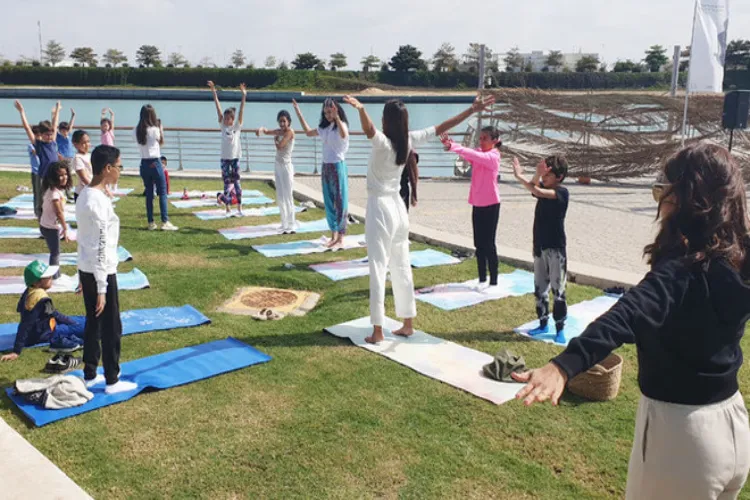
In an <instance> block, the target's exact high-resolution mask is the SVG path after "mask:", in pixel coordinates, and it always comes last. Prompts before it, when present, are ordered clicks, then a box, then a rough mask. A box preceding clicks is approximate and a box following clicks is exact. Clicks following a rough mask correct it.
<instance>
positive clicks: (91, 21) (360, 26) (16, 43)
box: [0, 0, 750, 67]
mask: <svg viewBox="0 0 750 500" xmlns="http://www.w3.org/2000/svg"><path fill="white" fill-rule="evenodd" d="M458 5H460V3H459V2H456V1H451V2H448V1H445V0H408V1H405V0H378V1H377V2H364V1H361V0H360V1H357V0H349V1H342V0H307V1H302V0H278V1H256V0H234V1H231V0H230V1H226V0H225V1H215V0H214V1H209V0H203V1H198V0H76V1H74V2H61V1H59V0H55V1H52V0H32V1H31V2H26V3H23V2H12V3H10V5H7V6H5V7H4V9H3V10H4V15H3V16H2V17H1V18H0V54H1V55H2V56H3V57H5V58H8V59H16V58H18V57H20V56H22V55H24V56H28V57H37V56H38V50H39V49H38V48H39V42H38V35H37V20H39V21H41V23H42V36H43V39H44V41H45V42H46V40H49V39H55V40H57V41H58V42H60V43H62V44H63V45H64V46H65V48H66V49H67V50H68V52H70V50H72V49H73V48H74V47H78V46H91V47H93V48H94V49H95V51H96V52H97V53H98V54H102V53H104V52H105V51H106V50H107V49H109V48H117V49H120V50H122V51H124V52H125V54H126V55H127V56H128V58H129V60H130V62H131V63H133V62H134V56H135V51H136V50H137V48H138V47H139V46H140V45H142V44H151V45H156V46H158V47H159V48H160V49H161V50H162V52H163V53H170V52H180V53H182V54H183V55H184V56H185V57H187V58H188V60H190V61H191V62H192V63H193V64H197V63H198V62H199V61H200V60H201V59H203V58H206V57H207V58H210V59H211V60H212V61H213V62H214V63H215V64H217V65H226V64H227V63H228V61H229V58H230V55H231V53H232V52H233V51H234V50H236V49H242V50H243V51H244V52H245V54H246V55H247V56H248V58H249V59H251V60H253V61H254V63H255V64H256V65H262V64H263V62H264V61H265V59H266V57H267V56H269V55H272V56H275V57H276V58H277V60H279V61H281V60H287V61H290V60H292V59H293V58H294V55H295V54H296V53H299V52H306V51H311V52H314V53H316V54H317V55H318V56H321V57H323V58H325V59H327V58H328V56H329V55H330V54H332V53H334V52H339V51H341V52H344V53H345V54H346V55H347V57H348V59H349V65H350V67H357V66H358V62H359V60H360V59H361V58H362V57H363V56H365V55H367V54H370V52H371V51H372V53H374V54H375V55H376V56H378V57H380V58H381V59H389V58H390V57H391V56H392V55H393V54H394V53H395V51H396V49H397V48H398V46H399V45H401V44H407V43H408V44H412V45H416V46H417V47H418V48H419V49H420V50H422V52H423V53H424V55H425V56H426V57H429V56H431V55H432V54H433V53H434V52H435V50H436V49H437V48H438V47H439V46H440V44H441V43H443V42H449V43H451V44H453V45H454V46H455V47H456V49H457V52H458V53H459V54H462V53H464V52H465V49H466V47H467V45H468V44H469V43H470V42H480V43H485V44H487V46H488V47H490V48H491V49H493V50H494V51H496V52H505V51H507V50H508V49H509V48H511V47H512V46H514V45H517V46H518V47H519V48H520V49H521V51H522V52H529V51H531V50H545V51H547V50H550V49H552V50H562V51H564V52H574V51H575V52H577V51H578V50H582V51H584V52H598V53H599V54H601V56H602V59H603V60H604V61H606V62H608V63H610V64H611V63H614V62H615V61H617V60H618V59H628V58H630V59H641V58H642V57H643V51H644V50H645V49H646V48H647V47H648V46H649V45H652V44H661V45H664V46H667V47H670V50H669V53H670V54H671V46H672V45H675V44H679V45H683V46H684V45H687V44H689V43H690V33H691V24H692V15H693V2H692V1H690V0H620V1H617V2H615V1H612V0H566V1H560V0H554V1H553V0H526V1H524V2H519V1H518V0H513V1H510V0H493V1H488V2H486V3H485V4H484V5H482V4H481V3H479V2H472V3H471V5H472V7H471V8H462V9H460V8H457V6H458ZM730 15H731V20H730V25H729V37H730V39H736V38H744V39H750V1H748V0H731V4H730Z"/></svg>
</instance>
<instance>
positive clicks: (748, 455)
mask: <svg viewBox="0 0 750 500" xmlns="http://www.w3.org/2000/svg"><path fill="white" fill-rule="evenodd" d="M748 469H750V427H749V426H748V418H747V410H746V409H745V402H744V400H743V398H742V395H741V394H740V393H739V392H738V393H736V394H735V395H734V396H732V397H730V398H728V399H726V400H724V401H722V402H720V403H715V404H711V405H702V406H693V405H679V404H674V403H665V402H663V401H656V400H653V399H650V398H647V397H646V396H641V401H640V403H639V404H638V416H637V418H636V422H635V438H634V439H633V450H632V452H631V454H630V464H629V466H628V486H627V493H626V497H627V499H628V500H631V499H632V500H636V499H637V500H649V499H654V500H656V499H659V500H673V499H674V500H677V499H679V500H691V499H695V500H730V499H735V498H737V495H739V493H740V490H741V489H742V486H743V485H744V484H745V480H746V479H747V473H748Z"/></svg>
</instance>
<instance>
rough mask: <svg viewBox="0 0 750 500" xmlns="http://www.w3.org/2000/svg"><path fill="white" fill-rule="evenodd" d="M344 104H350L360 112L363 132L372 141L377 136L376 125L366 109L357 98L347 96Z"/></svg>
mask: <svg viewBox="0 0 750 500" xmlns="http://www.w3.org/2000/svg"><path fill="white" fill-rule="evenodd" d="M344 102H345V103H347V104H350V105H351V106H352V107H353V108H354V109H356V110H357V111H358V112H359V121H360V123H361V124H362V132H364V133H365V135H366V136H367V138H368V139H372V138H373V137H374V136H375V132H376V131H377V130H376V129H375V125H374V124H373V123H372V119H371V118H370V115H368V114H367V111H366V110H365V107H364V106H363V105H362V103H361V102H359V100H357V99H356V98H354V97H352V96H350V95H347V96H344Z"/></svg>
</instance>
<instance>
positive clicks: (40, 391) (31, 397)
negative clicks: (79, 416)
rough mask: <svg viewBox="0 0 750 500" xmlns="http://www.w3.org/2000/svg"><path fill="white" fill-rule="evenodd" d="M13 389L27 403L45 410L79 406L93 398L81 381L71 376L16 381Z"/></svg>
mask: <svg viewBox="0 0 750 500" xmlns="http://www.w3.org/2000/svg"><path fill="white" fill-rule="evenodd" d="M14 389H15V393H16V394H17V395H19V396H21V397H23V398H24V399H25V400H26V401H28V402H29V403H32V404H35V405H37V406H40V407H42V408H45V409H47V410H61V409H63V408H73V407H76V406H81V405H84V404H86V403H88V402H89V401H91V400H92V399H93V398H94V395H93V394H92V393H91V392H89V390H88V389H87V388H86V383H85V382H84V381H83V379H82V378H79V377H74V376H72V375H54V376H52V377H49V378H31V379H24V380H16V383H15V384H14Z"/></svg>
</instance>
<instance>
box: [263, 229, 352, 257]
mask: <svg viewBox="0 0 750 500" xmlns="http://www.w3.org/2000/svg"><path fill="white" fill-rule="evenodd" d="M328 241H329V238H327V237H325V236H322V237H320V238H318V239H317V240H303V241H290V242H288V243H272V244H269V245H253V249H254V250H255V251H257V252H260V253H261V254H262V255H265V256H266V257H286V256H289V255H308V254H311V253H323V252H337V251H339V250H352V249H354V248H364V247H365V245H366V243H365V235H364V234H358V235H355V236H351V235H347V236H344V241H343V242H342V244H341V245H339V246H337V247H336V248H333V249H331V248H326V246H325V245H326V243H328Z"/></svg>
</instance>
